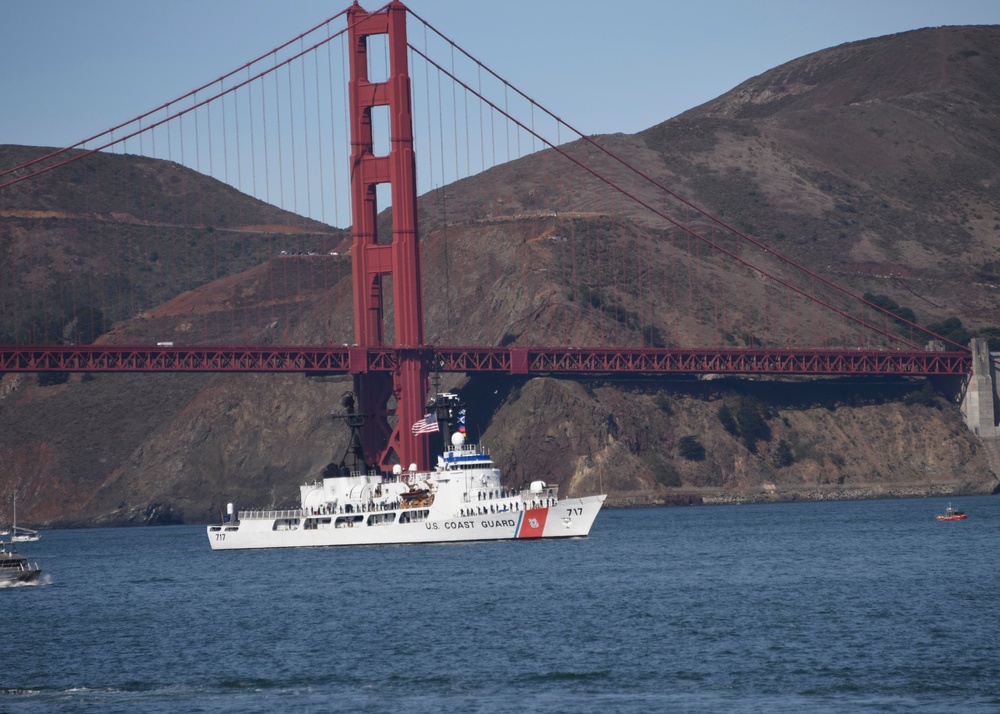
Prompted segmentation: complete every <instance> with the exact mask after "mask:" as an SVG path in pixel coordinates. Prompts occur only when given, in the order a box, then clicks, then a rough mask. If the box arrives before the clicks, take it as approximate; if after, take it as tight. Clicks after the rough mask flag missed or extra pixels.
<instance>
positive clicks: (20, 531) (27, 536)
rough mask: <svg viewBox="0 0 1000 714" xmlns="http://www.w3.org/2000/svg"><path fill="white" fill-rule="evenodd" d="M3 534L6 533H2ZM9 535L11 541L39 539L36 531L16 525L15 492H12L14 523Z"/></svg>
mask: <svg viewBox="0 0 1000 714" xmlns="http://www.w3.org/2000/svg"><path fill="white" fill-rule="evenodd" d="M4 535H8V534H7V533H4ZM9 535H10V542H11V543H29V542H32V541H36V540H39V539H41V536H40V535H39V534H38V531H33V530H31V529H30V528H18V527H17V493H15V494H14V525H13V526H12V527H11V529H10V533H9Z"/></svg>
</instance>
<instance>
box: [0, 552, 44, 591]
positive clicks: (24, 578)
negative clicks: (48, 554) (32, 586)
mask: <svg viewBox="0 0 1000 714" xmlns="http://www.w3.org/2000/svg"><path fill="white" fill-rule="evenodd" d="M41 573H42V569H41V568H40V567H39V566H38V563H29V562H28V559H27V558H25V557H24V556H22V555H20V554H18V553H15V552H14V550H8V549H7V548H6V547H5V545H4V544H3V543H0V585H8V584H13V583H30V582H32V581H33V580H37V579H38V576H39V575H41Z"/></svg>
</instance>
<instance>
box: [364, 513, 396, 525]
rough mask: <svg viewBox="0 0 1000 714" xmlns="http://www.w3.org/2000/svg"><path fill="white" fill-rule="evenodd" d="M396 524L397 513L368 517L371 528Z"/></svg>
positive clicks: (374, 514)
mask: <svg viewBox="0 0 1000 714" xmlns="http://www.w3.org/2000/svg"><path fill="white" fill-rule="evenodd" d="M395 522H396V514H395V513H373V514H371V515H370V516H368V525H370V526H387V525H389V524H390V523H395Z"/></svg>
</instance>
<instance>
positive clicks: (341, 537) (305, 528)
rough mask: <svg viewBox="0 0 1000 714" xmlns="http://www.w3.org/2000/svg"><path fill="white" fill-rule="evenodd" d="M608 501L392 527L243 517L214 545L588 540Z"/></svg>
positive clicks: (212, 530) (211, 532) (563, 502)
mask: <svg viewBox="0 0 1000 714" xmlns="http://www.w3.org/2000/svg"><path fill="white" fill-rule="evenodd" d="M605 498H606V496H603V495H601V496H589V497H586V498H569V499H560V500H559V502H558V503H557V504H556V505H553V506H549V507H544V508H528V509H526V510H518V511H504V512H500V513H490V514H488V515H477V516H457V517H450V516H446V515H442V514H435V513H434V512H433V511H432V512H431V514H430V515H429V517H427V518H426V519H424V520H421V521H417V522H401V521H403V520H405V519H404V516H405V515H406V514H407V510H406V509H401V510H399V511H396V512H394V513H395V516H393V520H392V522H385V521H386V520H387V519H386V515H387V514H385V513H381V512H380V513H372V514H359V516H356V518H357V519H358V520H357V521H356V522H354V523H350V524H346V523H344V522H343V520H344V519H338V518H336V517H329V518H309V517H307V516H305V515H300V516H299V517H298V518H294V517H291V518H290V517H289V513H288V512H284V513H282V514H281V517H268V518H261V517H254V518H242V519H240V520H239V521H238V522H236V523H231V524H223V525H213V526H209V527H208V541H209V544H210V545H211V547H212V550H244V549H257V548H310V547H312V548H318V547H330V546H348V545H402V544H416V543H465V542H472V541H490V540H537V539H549V538H582V537H584V536H586V535H588V534H589V533H590V528H591V526H592V525H593V523H594V519H596V518H597V514H598V513H599V512H600V510H601V506H602V505H603V504H604V500H605ZM338 520H339V521H341V522H340V523H339V524H338ZM338 526H339V527H338Z"/></svg>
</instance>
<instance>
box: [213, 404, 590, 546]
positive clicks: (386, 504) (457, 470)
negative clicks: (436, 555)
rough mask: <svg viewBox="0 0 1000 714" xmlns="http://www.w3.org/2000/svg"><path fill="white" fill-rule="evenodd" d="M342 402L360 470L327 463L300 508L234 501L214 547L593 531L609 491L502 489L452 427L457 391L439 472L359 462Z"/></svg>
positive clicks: (443, 423) (442, 412) (540, 486)
mask: <svg viewBox="0 0 1000 714" xmlns="http://www.w3.org/2000/svg"><path fill="white" fill-rule="evenodd" d="M344 404H345V406H346V407H347V408H348V417H347V419H348V423H349V424H351V426H352V428H353V429H354V439H353V443H352V446H351V447H350V448H349V451H353V452H354V453H355V455H356V457H357V458H356V461H355V468H350V467H347V466H346V465H345V463H344V462H342V463H341V464H340V466H339V467H335V466H334V465H333V464H331V465H330V466H328V467H327V469H326V471H325V472H324V474H323V478H322V479H321V480H319V481H316V482H315V483H309V484H305V485H303V486H301V487H300V490H301V506H300V507H299V508H294V509H288V510H237V509H236V508H235V507H234V506H233V504H229V506H228V508H227V513H226V515H225V516H224V518H223V523H222V524H220V525H211V526H209V527H208V540H209V543H210V544H211V546H212V549H213V550H236V549H243V548H294V547H308V546H331V545H378V544H393V543H443V542H465V541H477V540H513V539H518V538H531V539H538V538H578V537H582V536H586V535H587V534H588V533H590V527H591V526H592V525H593V523H594V519H595V518H597V514H598V512H599V511H600V510H601V506H602V505H603V504H604V500H605V498H607V496H605V495H600V496H589V497H586V498H560V497H559V494H558V487H557V486H552V485H548V484H546V483H545V482H543V481H534V482H532V483H531V484H530V486H529V487H528V488H526V489H517V490H512V489H507V488H504V487H503V486H502V485H501V483H500V470H499V469H497V468H496V467H495V466H494V465H493V461H492V459H491V458H490V456H489V453H488V452H487V451H486V450H485V449H484V448H482V447H480V446H474V445H468V444H466V443H465V435H464V434H463V433H462V432H461V431H455V432H454V433H452V427H453V426H454V425H455V423H456V420H458V419H460V418H461V417H460V416H459V414H460V413H462V414H464V408H463V405H461V404H460V402H459V400H458V397H457V396H456V395H454V394H439V395H438V396H437V398H436V400H435V402H434V403H433V404H432V407H433V408H434V410H435V413H436V417H437V423H438V425H439V429H440V430H441V431H442V432H443V435H444V440H445V441H444V443H445V444H446V445H448V444H450V449H447V450H446V451H445V453H444V454H442V455H441V456H439V457H438V461H437V466H436V467H435V468H434V470H433V471H430V472H427V473H418V472H417V470H416V467H415V466H411V467H410V470H409V471H407V472H403V470H402V469H401V468H400V467H399V466H398V465H397V466H396V467H394V469H393V473H391V474H383V473H380V472H377V471H370V470H367V469H364V468H360V469H359V468H357V465H358V464H360V465H361V466H362V467H363V466H364V463H363V461H362V460H361V459H360V452H361V449H360V440H359V438H358V431H357V429H358V427H359V426H360V423H359V422H358V421H357V418H355V420H354V422H353V423H352V422H351V419H352V415H353V406H354V402H353V398H350V399H348V398H347V395H345V402H344ZM418 424H420V422H418ZM430 424H431V422H430V421H428V422H427V425H428V426H429V425H430ZM416 428H417V426H416V425H415V429H416ZM421 428H422V429H424V430H425V431H426V430H427V427H421ZM345 461H346V459H345Z"/></svg>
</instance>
